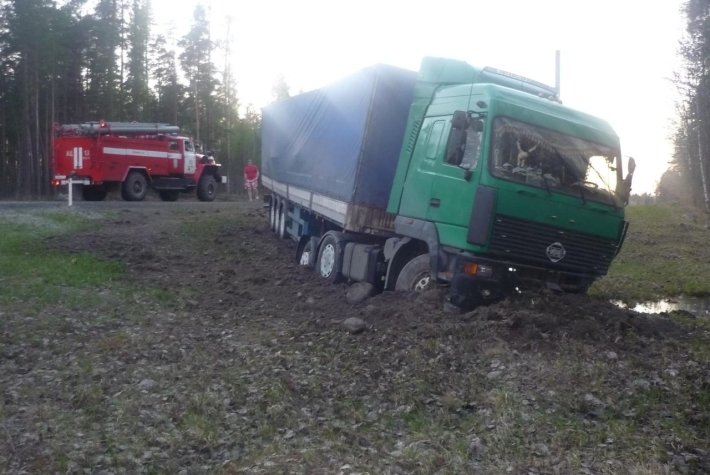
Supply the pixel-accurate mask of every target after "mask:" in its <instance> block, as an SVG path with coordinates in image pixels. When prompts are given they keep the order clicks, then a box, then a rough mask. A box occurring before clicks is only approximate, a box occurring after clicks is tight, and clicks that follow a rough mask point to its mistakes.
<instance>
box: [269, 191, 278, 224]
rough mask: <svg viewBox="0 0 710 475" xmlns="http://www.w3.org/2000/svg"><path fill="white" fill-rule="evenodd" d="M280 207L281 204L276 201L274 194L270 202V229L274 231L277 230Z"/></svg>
mask: <svg viewBox="0 0 710 475" xmlns="http://www.w3.org/2000/svg"><path fill="white" fill-rule="evenodd" d="M278 209H279V204H278V202H277V201H276V198H274V197H273V196H272V197H271V201H270V203H269V229H271V231H273V232H276V217H277V216H278Z"/></svg>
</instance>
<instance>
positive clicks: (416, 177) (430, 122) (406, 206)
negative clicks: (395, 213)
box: [399, 117, 448, 219]
mask: <svg viewBox="0 0 710 475" xmlns="http://www.w3.org/2000/svg"><path fill="white" fill-rule="evenodd" d="M447 122H448V117H427V118H425V119H424V121H423V122H422V127H421V131H420V133H419V137H418V138H417V143H416V145H415V147H414V151H413V152H412V159H411V164H410V166H409V170H408V172H407V178H406V179H405V182H404V189H403V191H402V201H401V204H400V207H399V214H401V215H402V216H409V217H412V218H419V219H427V217H428V214H429V207H430V203H429V198H430V196H431V186H432V181H433V178H434V174H435V173H436V172H435V168H436V157H437V156H438V155H440V150H442V149H444V148H445V147H446V140H445V135H444V132H445V130H446V129H447V127H448V126H447ZM442 142H443V144H442ZM441 153H443V152H441Z"/></svg>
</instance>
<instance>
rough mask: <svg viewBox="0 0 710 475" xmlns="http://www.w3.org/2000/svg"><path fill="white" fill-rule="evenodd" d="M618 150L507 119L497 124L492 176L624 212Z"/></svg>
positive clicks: (494, 132)
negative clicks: (619, 194)
mask: <svg viewBox="0 0 710 475" xmlns="http://www.w3.org/2000/svg"><path fill="white" fill-rule="evenodd" d="M618 157H619V151H618V150H617V149H614V148H611V147H607V146H604V145H599V144H597V143H593V142H589V141H587V140H583V139H580V138H578V137H573V136H570V135H565V134H562V133H559V132H555V131H552V130H549V129H545V128H542V127H537V126H534V125H530V124H526V123H523V122H519V121H516V120H512V119H508V118H505V117H498V118H496V119H495V122H494V124H493V138H492V147H491V165H490V166H491V173H492V174H493V175H494V176H496V177H498V178H502V179H505V180H510V181H515V182H519V183H525V184H527V185H531V186H536V187H539V188H543V189H545V190H547V191H548V192H553V191H554V192H562V193H567V194H571V195H575V196H578V197H579V198H580V199H582V201H585V202H586V201H587V200H593V201H600V202H603V203H607V204H611V205H613V206H623V203H622V200H620V199H619V197H618V196H617V193H616V190H617V172H616V170H617V158H618Z"/></svg>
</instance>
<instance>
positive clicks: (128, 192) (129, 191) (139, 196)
mask: <svg viewBox="0 0 710 475" xmlns="http://www.w3.org/2000/svg"><path fill="white" fill-rule="evenodd" d="M147 191H148V180H146V178H145V175H144V174H143V173H141V172H138V171H133V172H131V173H129V174H128V177H127V178H126V181H124V182H123V184H122V185H121V196H122V197H123V199H124V200H126V201H143V198H145V194H146V192H147Z"/></svg>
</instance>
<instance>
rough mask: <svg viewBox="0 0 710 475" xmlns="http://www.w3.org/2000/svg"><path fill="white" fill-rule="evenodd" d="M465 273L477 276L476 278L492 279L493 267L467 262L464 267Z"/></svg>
mask: <svg viewBox="0 0 710 475" xmlns="http://www.w3.org/2000/svg"><path fill="white" fill-rule="evenodd" d="M463 272H464V274H466V275H470V276H476V277H492V276H493V267H491V266H488V265H485V264H479V263H477V262H467V263H466V264H464V266H463Z"/></svg>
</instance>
